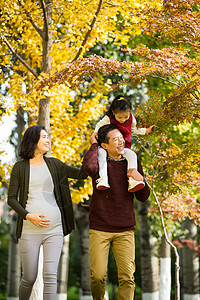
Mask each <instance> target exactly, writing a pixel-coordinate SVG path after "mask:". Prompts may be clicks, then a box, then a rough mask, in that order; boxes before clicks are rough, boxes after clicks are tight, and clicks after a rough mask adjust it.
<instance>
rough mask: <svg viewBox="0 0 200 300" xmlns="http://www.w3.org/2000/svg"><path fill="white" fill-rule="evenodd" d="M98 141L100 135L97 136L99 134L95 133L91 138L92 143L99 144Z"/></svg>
mask: <svg viewBox="0 0 200 300" xmlns="http://www.w3.org/2000/svg"><path fill="white" fill-rule="evenodd" d="M97 139H98V134H97V132H94V133H93V134H92V135H91V137H90V142H91V143H92V144H94V143H98V142H97Z"/></svg>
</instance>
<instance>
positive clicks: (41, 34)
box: [18, 0, 43, 38]
mask: <svg viewBox="0 0 200 300" xmlns="http://www.w3.org/2000/svg"><path fill="white" fill-rule="evenodd" d="M18 3H19V5H20V6H21V7H22V8H23V9H24V11H25V14H26V15H27V17H28V19H29V21H30V22H31V24H32V25H33V27H34V28H35V30H36V31H37V32H38V33H39V35H40V36H41V38H42V37H43V32H42V30H41V29H40V28H39V27H38V26H37V24H36V23H35V22H34V21H33V19H32V18H31V15H30V13H29V12H28V11H27V10H26V8H25V6H24V4H23V3H22V2H21V0H18Z"/></svg>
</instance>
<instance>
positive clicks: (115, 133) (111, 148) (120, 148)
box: [101, 129, 125, 159]
mask: <svg viewBox="0 0 200 300" xmlns="http://www.w3.org/2000/svg"><path fill="white" fill-rule="evenodd" d="M108 138H109V141H108V144H106V143H102V144H101V146H102V148H104V149H105V150H106V151H107V152H108V156H109V157H112V158H114V159H119V158H120V157H121V156H122V155H123V154H124V145H125V141H124V138H123V135H122V134H121V132H120V131H119V130H118V129H114V130H112V131H110V132H109V133H108Z"/></svg>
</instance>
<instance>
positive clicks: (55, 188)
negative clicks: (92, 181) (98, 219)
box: [8, 126, 87, 300]
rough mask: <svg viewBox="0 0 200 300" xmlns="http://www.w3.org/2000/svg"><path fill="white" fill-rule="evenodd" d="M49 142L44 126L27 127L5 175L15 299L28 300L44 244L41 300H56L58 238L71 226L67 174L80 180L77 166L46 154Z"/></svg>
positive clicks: (59, 249)
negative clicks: (13, 219) (17, 270)
mask: <svg viewBox="0 0 200 300" xmlns="http://www.w3.org/2000/svg"><path fill="white" fill-rule="evenodd" d="M49 148H50V141H49V138H48V135H47V132H46V130H45V128H44V127H43V126H32V127H29V128H28V129H27V130H26V132H25V134H24V136H23V139H22V142H21V145H20V149H19V156H20V157H21V158H22V160H21V161H18V162H16V163H15V165H14V167H13V169H12V172H11V178H10V185H9V191H8V205H9V206H11V207H12V209H14V210H15V211H16V213H17V215H18V220H17V229H16V237H17V239H19V248H20V254H21V260H22V270H23V274H22V280H21V283H20V287H19V300H28V299H29V298H30V295H31V291H32V287H33V284H34V282H35V280H36V277H37V270H38V260H39V249H40V246H41V245H43V253H44V263H43V264H44V265H43V280H44V294H43V299H44V300H55V299H56V293H57V268H58V263H59V259H60V254H61V250H62V245H63V236H64V235H67V234H69V233H70V232H71V231H72V230H73V229H74V215H73V208H72V201H71V195H70V191H69V184H68V178H75V179H85V178H86V177H87V176H86V175H85V174H84V173H83V172H82V171H81V170H79V169H77V168H74V167H71V166H68V165H67V164H65V163H63V162H61V161H60V160H58V159H57V158H54V157H45V154H46V153H47V152H48V151H49Z"/></svg>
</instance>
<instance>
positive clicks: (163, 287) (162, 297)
mask: <svg viewBox="0 0 200 300" xmlns="http://www.w3.org/2000/svg"><path fill="white" fill-rule="evenodd" d="M170 294H171V247H170V245H169V244H168V243H167V241H166V239H165V236H162V243H161V258H160V293H159V300H170Z"/></svg>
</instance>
